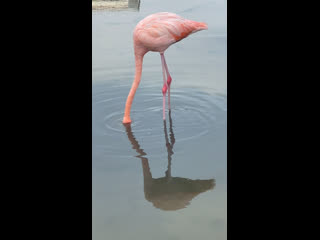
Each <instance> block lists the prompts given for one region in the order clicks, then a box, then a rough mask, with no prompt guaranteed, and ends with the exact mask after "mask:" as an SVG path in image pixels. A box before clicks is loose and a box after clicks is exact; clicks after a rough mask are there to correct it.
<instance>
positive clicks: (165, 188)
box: [124, 111, 215, 210]
mask: <svg viewBox="0 0 320 240" xmlns="http://www.w3.org/2000/svg"><path fill="white" fill-rule="evenodd" d="M124 126H125V128H126V132H127V135H128V139H129V141H130V142H131V144H132V148H133V149H135V150H136V152H137V153H139V155H138V156H136V157H137V158H140V159H141V163H142V169H143V179H144V194H145V198H146V199H147V200H148V201H150V202H152V204H153V206H155V207H156V208H159V209H162V210H179V209H182V208H185V207H187V205H189V204H190V201H191V200H192V199H193V198H194V197H195V196H197V195H198V194H200V193H202V192H206V191H208V190H210V189H213V188H214V187H215V179H208V180H199V179H197V180H192V179H189V178H181V177H172V176H171V161H172V155H173V145H174V143H175V137H174V133H173V128H172V118H171V111H169V131H170V135H169V136H168V132H167V126H166V120H164V121H163V127H164V135H165V140H166V147H167V152H168V168H167V171H166V172H165V177H162V178H152V174H151V171H150V167H149V161H148V158H147V157H146V155H147V154H146V153H145V152H144V150H143V149H142V148H141V146H140V145H139V143H138V141H137V140H136V138H135V137H134V135H133V133H132V129H131V125H130V124H124ZM169 139H170V141H169Z"/></svg>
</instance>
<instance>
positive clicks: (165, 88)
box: [160, 53, 168, 120]
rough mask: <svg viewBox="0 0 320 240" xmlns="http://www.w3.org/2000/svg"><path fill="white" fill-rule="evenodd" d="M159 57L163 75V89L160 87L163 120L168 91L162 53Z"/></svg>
mask: <svg viewBox="0 0 320 240" xmlns="http://www.w3.org/2000/svg"><path fill="white" fill-rule="evenodd" d="M160 56H161V64H162V74H163V87H162V95H163V106H162V107H163V108H162V111H163V120H165V119H166V114H165V110H166V93H167V90H168V87H167V82H166V73H165V62H164V55H163V53H160Z"/></svg>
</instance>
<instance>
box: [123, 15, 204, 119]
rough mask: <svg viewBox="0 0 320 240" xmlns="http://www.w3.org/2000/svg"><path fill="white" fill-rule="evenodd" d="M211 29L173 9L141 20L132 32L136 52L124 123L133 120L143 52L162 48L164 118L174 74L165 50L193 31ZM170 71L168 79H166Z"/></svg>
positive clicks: (160, 50)
mask: <svg viewBox="0 0 320 240" xmlns="http://www.w3.org/2000/svg"><path fill="white" fill-rule="evenodd" d="M204 29H208V26H207V24H206V23H202V22H195V21H191V20H188V19H184V18H182V17H180V16H178V15H176V14H174V13H168V12H161V13H155V14H152V15H149V16H148V17H146V18H144V19H143V20H141V21H140V22H139V23H138V24H137V26H136V28H135V29H134V32H133V42H134V55H135V64H136V69H135V77H134V81H133V84H132V87H131V90H130V92H129V95H128V98H127V102H126V106H125V111H124V117H123V123H131V118H130V109H131V105H132V102H133V98H134V95H135V93H136V91H137V88H138V86H139V83H140V80H141V73H142V62H143V57H144V55H145V54H146V53H147V52H149V51H153V52H159V53H160V56H161V63H162V73H163V87H162V94H163V120H165V105H166V102H165V101H166V92H167V91H168V108H169V110H170V109H171V106H170V85H171V81H172V78H171V76H170V74H169V70H168V66H167V63H166V60H165V58H164V51H165V50H166V49H167V48H168V47H169V46H170V45H171V44H174V43H176V42H179V41H180V40H182V39H184V38H186V37H187V36H188V35H190V34H191V33H194V32H197V31H200V30H204ZM166 74H167V79H166Z"/></svg>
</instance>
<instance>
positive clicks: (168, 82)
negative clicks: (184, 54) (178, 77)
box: [163, 55, 172, 110]
mask: <svg viewBox="0 0 320 240" xmlns="http://www.w3.org/2000/svg"><path fill="white" fill-rule="evenodd" d="M163 60H164V66H165V69H166V73H167V85H168V107H169V110H170V109H171V105H170V85H171V81H172V78H171V76H170V73H169V69H168V66H167V63H166V59H165V58H164V55H163Z"/></svg>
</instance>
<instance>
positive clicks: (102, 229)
mask: <svg viewBox="0 0 320 240" xmlns="http://www.w3.org/2000/svg"><path fill="white" fill-rule="evenodd" d="M180 3H181V2H180ZM160 11H170V12H175V13H177V14H179V15H181V16H183V17H185V18H189V19H193V20H196V21H203V22H206V23H208V26H209V29H208V30H207V31H200V32H197V33H195V34H193V35H190V36H189V37H188V38H186V39H184V40H182V41H181V42H179V43H176V44H174V45H172V46H171V47H170V48H169V49H168V50H167V51H166V52H165V57H166V61H167V64H168V67H169V71H170V74H171V76H172V85H171V107H172V110H171V112H170V113H169V112H168V111H167V112H166V121H165V122H164V121H163V120H162V93H161V89H162V81H163V79H162V70H161V60H160V56H159V54H158V53H153V52H149V53H147V55H146V56H145V58H144V63H143V73H142V79H141V84H140V86H139V88H138V90H137V93H136V96H135V99H134V102H133V105H132V111H131V118H132V121H133V122H132V124H131V125H123V124H122V123H121V120H122V117H123V111H124V105H125V101H126V98H127V95H128V92H129V90H130V87H131V84H132V81H133V77H134V57H133V46H132V45H133V43H132V31H133V29H134V26H135V25H136V24H137V23H138V22H139V21H140V20H141V19H143V18H144V17H145V16H147V15H149V14H152V13H155V12H160ZM92 19H93V25H92V27H93V31H92V41H93V46H92V48H93V49H92V50H93V65H92V75H93V92H92V108H93V113H92V120H93V126H92V129H93V132H92V136H93V168H92V169H93V170H92V171H93V186H92V187H93V199H92V200H93V209H92V212H93V213H92V214H93V225H92V227H93V239H95V240H100V239H112V240H117V239H140V240H141V239H162V240H163V239H195V238H199V239H226V238H227V207H226V206H227V186H226V184H227V136H226V134H227V123H226V120H227V87H226V86H227V73H226V72H227V71H226V70H227V66H226V60H227V57H226V53H227V50H226V46H227V36H226V2H225V1H221V0H218V1H204V0H200V1H191V0H186V1H183V6H182V5H181V4H179V1H178V2H177V1H170V0H163V1H161V2H159V1H155V0H149V1H143V0H142V1H141V3H140V11H132V9H128V11H126V10H122V11H93V12H92Z"/></svg>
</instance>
